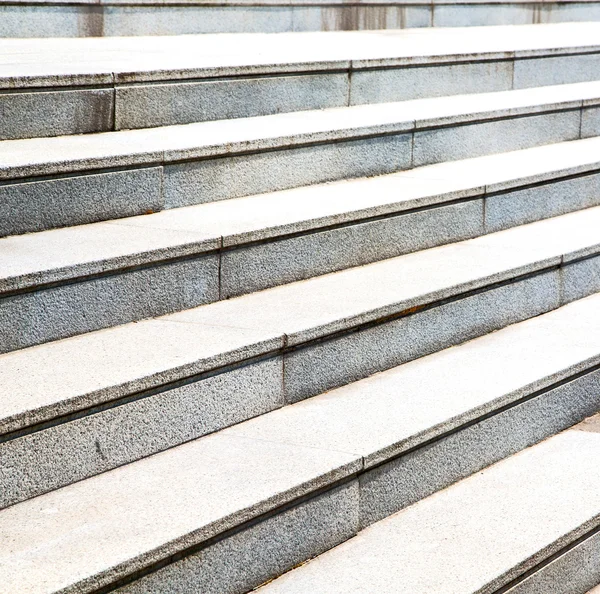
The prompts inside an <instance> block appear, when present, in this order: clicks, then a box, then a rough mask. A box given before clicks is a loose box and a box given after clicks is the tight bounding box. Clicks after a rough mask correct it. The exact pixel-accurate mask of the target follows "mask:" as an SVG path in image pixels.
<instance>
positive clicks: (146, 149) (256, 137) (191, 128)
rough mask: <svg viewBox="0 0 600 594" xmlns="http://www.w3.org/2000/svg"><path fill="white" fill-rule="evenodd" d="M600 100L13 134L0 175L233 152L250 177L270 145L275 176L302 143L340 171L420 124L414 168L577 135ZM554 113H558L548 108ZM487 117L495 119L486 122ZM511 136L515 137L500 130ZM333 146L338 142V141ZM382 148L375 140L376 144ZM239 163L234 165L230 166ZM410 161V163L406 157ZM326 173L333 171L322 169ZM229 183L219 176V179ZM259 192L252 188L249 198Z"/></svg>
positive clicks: (446, 101) (447, 103) (385, 106)
mask: <svg viewBox="0 0 600 594" xmlns="http://www.w3.org/2000/svg"><path fill="white" fill-rule="evenodd" d="M598 97H600V83H598V82H592V83H589V82H588V83H576V84H572V85H556V86H554V87H545V88H542V89H540V88H538V89H521V90H517V91H502V92H498V93H481V94H476V95H466V96H460V97H457V96H453V97H437V98H429V99H420V100H412V101H407V102H396V103H380V104H373V105H353V106H349V107H338V108H328V109H323V110H312V111H305V112H295V113H284V114H275V115H268V116H257V117H251V118H238V119H231V120H219V121H213V122H200V123H194V124H186V125H179V126H171V127H169V126H166V127H162V128H161V127H159V128H149V129H143V130H125V131H118V132H111V133H106V134H97V135H81V136H62V137H56V138H43V139H26V140H10V141H6V142H2V143H0V159H1V161H0V163H1V165H0V178H1V179H14V178H24V177H32V176H41V175H56V174H59V173H74V172H78V171H84V170H89V169H105V168H114V167H125V166H127V167H131V166H135V165H142V164H145V165H149V164H155V165H160V164H162V163H167V164H168V167H167V168H173V167H174V168H175V171H180V170H181V171H183V172H186V171H187V170H188V169H189V170H190V171H189V172H188V175H191V174H192V172H193V171H194V170H195V169H197V168H198V167H201V166H202V162H201V161H199V162H196V163H191V164H185V165H175V163H179V162H181V161H197V160H200V159H208V158H209V157H210V158H215V159H217V158H219V159H223V160H222V162H223V163H228V161H227V160H226V159H225V157H227V158H229V159H237V160H239V159H240V157H236V155H241V154H244V155H245V154H246V153H250V155H248V156H246V157H241V165H240V166H239V167H240V168H241V169H239V170H237V169H236V174H237V176H240V175H243V174H244V167H249V168H250V169H252V162H253V159H266V158H267V157H269V155H268V153H267V152H266V151H269V150H274V151H275V152H274V153H273V155H275V157H270V158H271V159H274V160H275V161H274V162H272V163H271V165H270V171H268V172H265V174H264V175H263V178H264V180H265V181H266V180H268V179H270V177H271V176H272V175H274V174H275V173H283V172H282V171H281V168H280V167H279V168H278V167H277V160H278V159H281V158H282V155H283V154H284V149H286V150H288V151H291V150H292V149H295V150H302V149H300V147H303V146H306V145H315V146H311V147H310V148H308V149H305V152H306V150H308V153H309V154H311V156H312V158H313V160H314V159H315V158H325V162H326V163H327V164H328V166H329V167H333V168H335V163H336V161H337V160H339V159H340V157H339V155H338V154H337V151H339V150H341V149H340V147H341V146H343V145H344V141H346V142H348V145H346V146H364V145H365V143H368V142H369V141H368V140H366V138H368V137H371V136H372V137H374V138H373V139H371V141H370V142H371V143H374V142H375V141H378V142H379V143H381V142H383V141H384V140H385V139H386V138H387V136H389V135H392V136H394V135H398V138H401V137H402V135H403V134H405V133H408V132H411V131H412V130H413V129H414V127H415V125H416V126H417V127H418V130H419V131H418V132H417V133H416V142H415V155H414V159H413V161H412V166H418V165H422V164H426V163H429V162H438V161H440V160H452V159H459V158H467V157H474V156H479V155H482V154H491V153H497V152H503V151H507V150H511V149H512V150H516V149H519V148H527V147H531V146H537V145H540V144H549V143H552V142H560V141H564V140H573V139H576V138H579V130H580V121H579V120H580V115H579V113H578V110H579V109H580V106H581V103H582V101H588V102H589V101H591V100H594V101H597V100H598ZM549 98H551V99H550V100H549ZM548 111H552V112H555V113H544V112H548ZM517 116H519V117H517ZM528 116H529V117H528ZM490 118H492V119H495V120H496V121H492V122H486V120H489V119H490ZM504 118H513V119H504ZM415 122H416V124H415ZM459 124H463V126H458V125H459ZM467 124H470V126H469V125H467ZM440 127H441V128H440ZM430 128H436V129H435V130H429V129H430ZM437 128H439V129H437ZM507 132H511V134H510V135H509V136H506V135H503V134H505V133H507ZM484 133H485V134H489V138H490V139H491V140H490V142H487V143H486V142H483V141H482V140H481V138H482V134H484ZM432 135H433V136H432ZM392 136H390V138H391V137H392ZM513 137H514V138H513ZM350 141H352V142H350ZM459 142H462V143H465V144H464V146H463V145H461V144H457V143H459ZM352 143H354V144H352ZM337 144H339V146H335V145H337ZM377 146H379V145H378V144H377V143H375V144H374V147H375V148H376V147H377ZM275 149H278V151H282V152H278V151H276V150H275ZM320 151H327V156H326V157H323V156H322V155H319V152H320ZM287 154H290V153H287ZM359 156H360V157H362V156H363V155H362V153H359V154H357V158H358V157H359ZM388 160H389V158H388ZM236 162H237V161H234V162H232V163H228V166H229V167H231V166H232V165H233V163H236ZM205 163H208V166H210V167H215V168H216V169H215V172H213V173H212V175H213V176H216V177H215V178H214V179H215V181H214V182H213V183H216V180H218V179H220V177H219V175H220V176H223V175H225V173H224V172H220V173H219V169H218V161H214V162H212V161H210V160H208V161H205ZM384 163H386V160H385V159H384V158H383V157H382V158H381V159H380V162H377V161H375V162H374V163H373V166H371V167H370V168H368V167H366V168H365V166H364V165H363V168H361V169H360V171H359V172H358V173H357V174H355V175H365V174H367V173H369V174H375V173H384V172H385V170H384V169H382V165H383V164H384ZM291 165H292V164H291V163H290V164H288V170H286V172H287V175H288V176H290V177H291V178H292V179H293V177H294V176H299V175H301V176H302V179H304V178H305V177H306V175H307V174H308V173H310V169H311V168H307V167H306V161H302V160H300V161H296V162H294V164H293V165H294V168H293V169H292V167H291ZM408 166H411V165H410V160H409V165H408ZM255 167H256V165H255ZM190 168H191V169H190ZM307 169H308V171H306V170H307ZM323 170H324V171H325V172H327V168H326V167H323ZM334 174H335V171H332V173H331V174H330V175H329V177H320V178H318V177H317V178H316V179H315V181H314V182H313V183H317V182H318V181H323V179H334V178H335V175H334ZM313 175H314V174H313ZM350 175H351V173H350ZM192 179H193V175H192ZM249 179H252V178H249ZM166 181H167V188H166V191H165V194H166V196H167V197H166V202H167V203H175V202H174V201H173V200H172V199H169V197H168V196H169V192H170V190H169V188H168V184H169V183H173V182H172V180H171V181H169V179H168V176H167V180H166ZM226 181H227V180H223V183H225V182H226ZM190 183H193V181H189V182H188V185H189V184H190ZM302 183H306V182H302ZM271 184H272V185H269V184H266V183H264V182H263V186H261V187H263V188H264V187H266V188H267V189H262V190H261V191H268V189H269V187H270V188H271V189H275V188H276V187H277V186H276V185H273V182H271ZM210 185H211V183H210V182H208V183H206V186H207V187H210ZM230 185H231V183H230ZM190 190H191V188H190ZM201 190H202V186H200V187H196V188H195V192H196V194H200V195H201V198H200V199H202V192H201ZM255 191H256V190H253V189H252V188H250V189H249V190H248V192H247V193H246V194H249V193H253V192H255ZM234 195H239V194H234ZM188 200H189V198H188Z"/></svg>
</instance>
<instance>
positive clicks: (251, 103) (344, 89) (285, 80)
mask: <svg viewBox="0 0 600 594" xmlns="http://www.w3.org/2000/svg"><path fill="white" fill-rule="evenodd" d="M180 10H181V9H180ZM187 10H188V9H183V12H187ZM348 87H349V82H348V77H347V75H346V74H345V73H328V74H308V75H302V76H280V77H269V78H246V79H244V78H238V79H234V80H231V79H229V80H221V81H218V80H216V81H201V82H181V83H171V84H146V85H133V86H120V87H117V89H116V91H115V92H116V99H115V101H116V117H115V129H116V130H126V129H132V128H146V127H151V126H168V125H172V124H189V123H192V122H204V121H209V120H222V119H228V118H245V117H251V116H257V115H268V114H275V113H280V112H289V111H300V110H308V109H323V108H326V107H340V106H343V105H347V102H348V92H349V88H348Z"/></svg>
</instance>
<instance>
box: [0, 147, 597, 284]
mask: <svg viewBox="0 0 600 594" xmlns="http://www.w3.org/2000/svg"><path fill="white" fill-rule="evenodd" d="M594 168H596V169H598V168H600V138H589V139H585V140H576V141H570V142H563V143H558V144H554V145H546V146H541V147H535V148H531V149H525V150H519V151H514V152H510V153H500V154H497V155H489V156H485V157H476V158H472V159H465V160H462V161H454V162H448V163H441V164H438V165H428V166H425V167H419V168H416V169H412V170H409V171H403V172H400V173H394V174H390V175H384V176H380V177H375V178H363V179H356V180H345V181H341V182H332V183H328V184H322V185H316V186H308V187H301V188H295V189H291V190H283V191H278V192H272V193H268V194H261V195H255V196H249V197H244V198H234V199H230V200H223V201H220V202H212V203H208V204H200V205H196V206H188V207H183V208H178V209H171V210H166V211H162V212H159V213H156V214H152V215H142V216H135V217H129V218H124V219H120V220H116V221H110V222H101V223H92V224H88V225H80V226H77V227H67V228H64V229H54V230H50V231H42V232H39V233H31V234H26V235H19V236H13V237H6V238H2V239H0V291H13V290H20V289H25V288H30V287H35V286H37V285H41V284H44V283H52V282H57V281H61V280H67V279H74V278H79V277H84V276H86V275H90V274H98V273H102V272H107V271H115V270H120V269H123V268H126V267H128V266H137V265H140V264H145V263H150V262H159V261H161V260H165V259H170V258H177V257H181V256H185V255H190V254H200V253H203V252H209V251H211V250H215V249H218V248H220V247H221V245H223V246H224V247H231V246H236V245H241V244H243V243H248V242H252V241H261V240H265V239H269V238H274V237H278V236H284V235H287V234H291V233H298V232H306V231H316V230H318V229H320V228H322V227H326V226H330V225H337V224H340V223H345V222H360V221H361V220H362V219H366V218H369V217H376V216H383V215H389V214H392V213H400V212H402V211H405V210H409V209H414V208H420V207H423V206H430V205H440V204H443V203H444V202H447V201H449V200H455V199H460V198H466V197H469V196H474V195H477V194H483V193H484V191H485V192H488V193H489V192H494V191H499V190H506V189H508V188H514V187H516V186H519V185H527V184H531V183H539V182H542V181H547V180H551V179H555V178H557V177H559V176H568V175H576V174H581V173H585V172H586V171H590V170H593V169H594Z"/></svg>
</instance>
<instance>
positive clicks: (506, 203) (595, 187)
mask: <svg viewBox="0 0 600 594" xmlns="http://www.w3.org/2000/svg"><path fill="white" fill-rule="evenodd" d="M599 204H600V175H599V174H593V175H587V176H585V177H577V178H574V179H569V180H565V181H555V182H553V183H550V184H544V185H542V186H534V187H530V188H527V189H524V190H517V191H512V192H506V193H502V194H492V195H491V196H486V198H485V228H486V231H487V232H490V233H491V232H494V231H500V230H501V229H507V228H509V227H512V226H515V225H522V224H524V223H531V222H533V221H538V220H540V219H546V218H549V217H555V216H558V215H561V214H565V213H567V212H572V211H576V210H580V209H582V208H589V207H590V206H597V205H599Z"/></svg>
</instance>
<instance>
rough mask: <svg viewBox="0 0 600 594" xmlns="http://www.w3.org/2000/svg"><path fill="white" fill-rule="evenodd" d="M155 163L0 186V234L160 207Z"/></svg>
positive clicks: (159, 169)
mask: <svg viewBox="0 0 600 594" xmlns="http://www.w3.org/2000/svg"><path fill="white" fill-rule="evenodd" d="M161 179H162V170H161V168H160V167H152V168H148V169H132V170H129V171H115V172H112V173H101V174H97V175H94V174H92V175H81V176H77V177H63V178H57V179H49V180H44V181H31V182H25V183H17V184H10V185H3V186H2V185H0V237H4V236H7V235H15V234H20V233H31V232H34V231H44V230H46V229H54V228H57V227H67V226H71V225H82V224H85V223H92V222H95V221H103V220H106V219H111V218H119V217H130V216H133V215H137V214H144V213H147V212H156V211H159V210H162V207H163V198H162V195H161Z"/></svg>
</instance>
